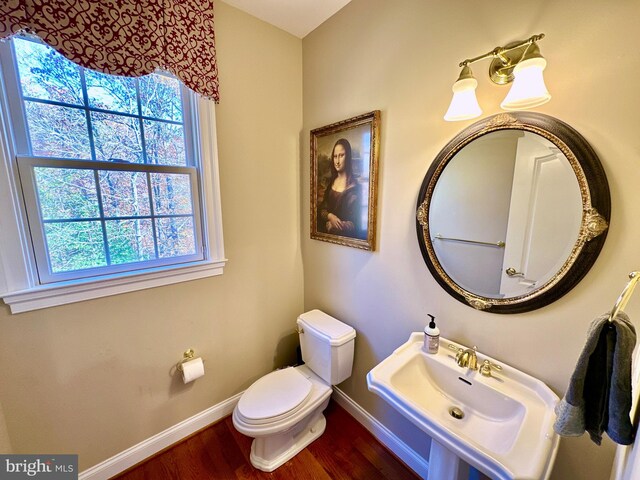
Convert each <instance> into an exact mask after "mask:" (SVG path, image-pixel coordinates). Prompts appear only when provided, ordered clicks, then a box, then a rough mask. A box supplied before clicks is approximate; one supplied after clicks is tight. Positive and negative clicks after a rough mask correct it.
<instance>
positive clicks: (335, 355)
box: [297, 310, 356, 385]
mask: <svg viewBox="0 0 640 480" xmlns="http://www.w3.org/2000/svg"><path fill="white" fill-rule="evenodd" d="M297 323H298V327H299V329H298V330H299V331H300V332H301V333H300V334H299V335H300V348H301V350H302V359H303V360H304V362H305V364H306V365H307V366H308V367H309V368H311V370H313V372H314V373H315V374H316V375H318V376H319V377H320V378H322V379H323V380H324V381H325V382H327V384H329V385H337V384H339V383H340V382H342V381H344V380H346V379H347V378H349V377H350V376H351V369H352V367H353V344H354V342H355V340H354V339H355V338H356V331H355V330H354V329H353V327H350V326H349V325H347V324H346V323H342V322H341V321H340V320H336V319H335V318H333V317H332V316H330V315H327V314H326V313H324V312H322V311H320V310H311V311H310V312H306V313H303V314H302V315H300V316H299V317H298V321H297Z"/></svg>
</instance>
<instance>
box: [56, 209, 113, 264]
mask: <svg viewBox="0 0 640 480" xmlns="http://www.w3.org/2000/svg"><path fill="white" fill-rule="evenodd" d="M44 231H45V236H46V239H47V250H48V252H47V253H48V254H49V261H50V263H51V271H52V272H53V273H60V272H67V271H69V270H83V269H85V268H94V267H104V266H105V265H106V264H107V259H106V256H105V253H104V239H103V238H102V227H101V225H100V222H97V221H91V222H65V223H45V224H44Z"/></svg>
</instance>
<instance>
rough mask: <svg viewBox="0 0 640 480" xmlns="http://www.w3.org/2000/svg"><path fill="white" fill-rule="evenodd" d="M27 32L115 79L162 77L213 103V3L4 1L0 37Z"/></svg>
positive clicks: (215, 72)
mask: <svg viewBox="0 0 640 480" xmlns="http://www.w3.org/2000/svg"><path fill="white" fill-rule="evenodd" d="M20 32H29V33H33V34H35V35H37V36H38V37H40V38H41V39H42V40H44V41H45V42H46V43H47V44H49V45H51V46H52V47H53V48H55V49H56V50H57V51H59V52H60V53H61V54H62V55H64V56H65V57H66V58H68V59H69V60H71V61H73V62H75V63H78V64H79V65H82V66H83V67H86V68H90V69H92V70H98V71H101V72H105V73H110V74H112V75H125V76H128V77H138V76H141V75H146V74H148V73H151V72H153V71H155V70H156V69H161V70H166V71H169V72H171V73H173V74H174V75H176V76H177V77H178V78H179V79H180V80H182V82H184V84H185V85H186V86H187V87H189V88H191V89H192V90H194V91H195V92H197V93H200V94H202V95H204V96H205V97H208V98H212V99H214V100H216V101H217V100H218V68H217V66H216V56H215V42H214V33H213V0H100V1H95V0H93V1H91V0H1V1H0V38H5V37H9V36H10V35H13V34H16V33H20Z"/></svg>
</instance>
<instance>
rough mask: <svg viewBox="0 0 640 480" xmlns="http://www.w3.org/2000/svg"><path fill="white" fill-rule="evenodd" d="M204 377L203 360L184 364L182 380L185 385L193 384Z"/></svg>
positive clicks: (198, 359)
mask: <svg viewBox="0 0 640 480" xmlns="http://www.w3.org/2000/svg"><path fill="white" fill-rule="evenodd" d="M203 375H204V362H203V361H202V358H199V357H198V358H194V359H193V360H189V361H188V362H184V363H183V364H182V380H184V383H189V382H193V381H194V380H195V379H196V378H200V377H201V376H203Z"/></svg>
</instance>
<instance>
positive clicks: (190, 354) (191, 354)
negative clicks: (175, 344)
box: [176, 348, 204, 372]
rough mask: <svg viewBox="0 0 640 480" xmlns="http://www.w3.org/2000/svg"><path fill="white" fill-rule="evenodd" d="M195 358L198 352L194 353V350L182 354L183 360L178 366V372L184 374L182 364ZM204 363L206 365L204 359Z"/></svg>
mask: <svg viewBox="0 0 640 480" xmlns="http://www.w3.org/2000/svg"><path fill="white" fill-rule="evenodd" d="M195 357H196V352H194V351H193V348H190V349H189V350H187V351H186V352H184V353H183V354H182V360H180V361H179V362H178V363H177V364H176V370H178V371H179V372H182V364H183V363H187V362H189V361H191V360H193V359H194V358H195ZM202 363H204V359H203V360H202Z"/></svg>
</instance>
